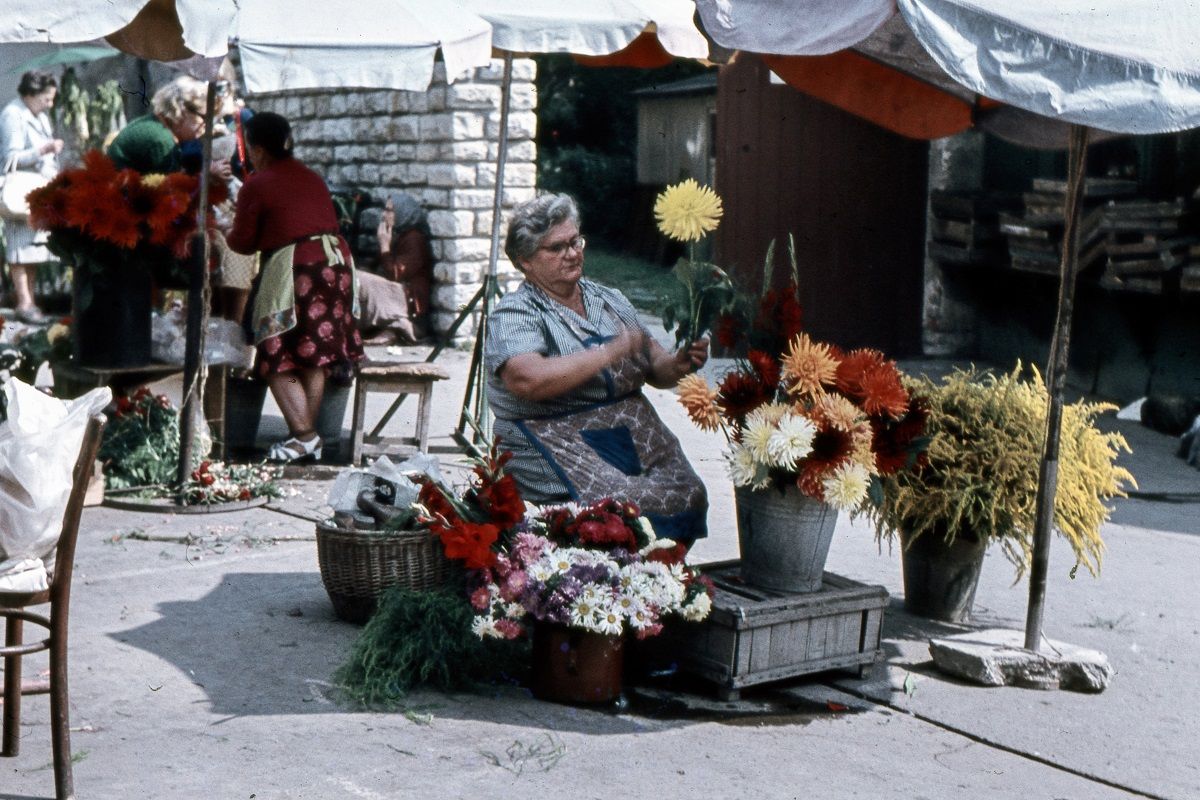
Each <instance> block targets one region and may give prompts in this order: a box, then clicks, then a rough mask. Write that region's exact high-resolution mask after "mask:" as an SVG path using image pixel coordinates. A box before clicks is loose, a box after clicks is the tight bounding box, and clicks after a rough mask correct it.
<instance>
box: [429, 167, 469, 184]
mask: <svg viewBox="0 0 1200 800" xmlns="http://www.w3.org/2000/svg"><path fill="white" fill-rule="evenodd" d="M426 174H427V175H428V181H429V185H430V186H474V185H475V166H474V165H472V164H429V165H428V166H427V167H426Z"/></svg>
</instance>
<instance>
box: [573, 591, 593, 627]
mask: <svg viewBox="0 0 1200 800" xmlns="http://www.w3.org/2000/svg"><path fill="white" fill-rule="evenodd" d="M599 611H600V610H599V608H598V607H597V606H596V604H595V603H589V602H588V601H587V600H584V599H583V598H582V597H581V598H579V599H577V600H576V601H575V602H574V603H572V604H571V624H572V625H577V626H579V627H581V628H588V629H591V627H592V626H593V625H594V624H595V622H596V618H597V617H598V616H599Z"/></svg>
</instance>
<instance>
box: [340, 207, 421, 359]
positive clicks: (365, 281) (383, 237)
mask: <svg viewBox="0 0 1200 800" xmlns="http://www.w3.org/2000/svg"><path fill="white" fill-rule="evenodd" d="M375 235H376V237H377V238H378V242H379V272H380V273H381V275H372V274H371V273H368V272H366V271H363V272H360V273H359V276H358V278H359V284H358V288H359V295H358V300H359V303H360V305H361V306H362V317H360V318H359V326H360V328H361V329H362V330H363V331H364V333H373V334H375V335H374V336H373V337H372V338H371V339H369V340H368V341H367V344H391V343H393V342H395V341H396V340H397V339H398V340H399V341H401V342H405V343H413V342H419V341H421V340H422V339H424V338H425V337H426V335H427V334H428V332H429V327H428V321H429V289H430V285H431V284H432V282H433V280H432V279H433V251H432V249H431V248H430V245H429V236H430V233H429V222H428V219H427V215H426V213H425V209H423V208H422V207H421V204H420V202H418V200H417V199H416V198H415V197H413V196H412V195H410V194H407V193H406V192H395V193H393V194H392V195H391V196H389V197H388V199H387V203H386V204H385V205H384V208H383V213H382V214H381V215H380V220H379V226H378V227H377V228H376V230H375Z"/></svg>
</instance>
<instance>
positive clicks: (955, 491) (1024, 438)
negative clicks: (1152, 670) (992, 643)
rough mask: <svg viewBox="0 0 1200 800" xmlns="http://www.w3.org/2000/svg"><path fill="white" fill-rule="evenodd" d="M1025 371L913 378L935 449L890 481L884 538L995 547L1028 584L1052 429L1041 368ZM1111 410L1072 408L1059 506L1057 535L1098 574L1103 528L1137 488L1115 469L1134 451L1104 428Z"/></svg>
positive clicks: (1067, 410) (882, 515) (880, 522)
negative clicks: (1117, 501)
mask: <svg viewBox="0 0 1200 800" xmlns="http://www.w3.org/2000/svg"><path fill="white" fill-rule="evenodd" d="M1021 372H1022V368H1021V364H1020V363H1018V364H1017V366H1016V367H1015V368H1014V369H1013V370H1012V371H1011V372H1009V373H1007V374H1004V375H992V374H989V373H979V372H976V371H975V370H973V369H972V370H969V371H956V372H954V373H953V374H951V375H949V376H946V377H945V378H943V379H942V380H941V381H940V382H938V381H934V380H932V379H930V378H928V377H922V378H920V379H909V380H908V381H907V383H908V389H909V391H910V393H911V394H912V396H913V398H914V402H917V403H924V404H925V406H926V407H927V408H928V412H929V417H928V420H927V422H926V428H925V433H926V436H928V437H929V439H930V441H929V446H928V450H927V451H926V453H925V456H924V458H923V459H922V464H921V466H920V467H919V468H918V469H911V470H901V471H900V472H898V473H896V474H895V475H892V476H888V477H887V478H885V479H884V480H883V502H882V504H881V505H880V506H879V508H878V509H876V510H874V511H872V512H871V514H872V516H873V517H874V518H875V522H876V532H877V534H878V535H880V536H885V535H890V534H892V533H894V532H896V531H903V532H904V533H905V534H906V535H907V536H908V537H910V538H915V537H917V536H921V535H924V534H928V533H930V532H931V531H932V532H934V535H941V536H944V537H945V538H946V539H947V541H950V540H953V539H954V538H955V537H957V536H964V537H980V538H983V539H985V540H986V541H996V542H999V543H1000V545H1001V546H1002V548H1003V550H1004V553H1005V555H1006V556H1007V557H1008V559H1009V560H1010V561H1011V562H1012V563H1013V565H1014V566H1015V567H1016V569H1017V575H1018V577H1020V575H1021V574H1023V573H1024V571H1025V569H1026V568H1027V567H1028V566H1029V562H1030V556H1031V549H1032V543H1033V541H1032V540H1033V529H1034V517H1035V506H1036V500H1037V484H1038V465H1039V462H1040V460H1041V454H1042V442H1043V437H1044V436H1045V430H1046V410H1047V405H1048V393H1047V391H1046V385H1045V383H1044V382H1043V380H1042V377H1041V375H1040V374H1039V373H1038V372H1037V370H1036V369H1035V370H1033V371H1032V372H1033V374H1032V376H1031V378H1030V379H1029V380H1022V379H1021ZM1116 409H1117V407H1116V406H1114V405H1111V404H1108V403H1087V402H1082V401H1081V402H1078V403H1073V404H1071V405H1067V406H1065V407H1064V408H1063V417H1062V432H1061V439H1060V441H1061V445H1060V454H1059V467H1058V490H1057V493H1056V496H1055V502H1054V527H1055V529H1056V530H1057V531H1058V532H1059V533H1060V534H1061V535H1063V536H1065V537H1066V538H1067V540H1068V541H1069V542H1070V543H1071V547H1072V548H1073V549H1074V551H1075V558H1076V562H1077V564H1078V563H1082V564H1083V565H1084V566H1086V567H1087V569H1088V571H1089V572H1091V573H1092V575H1096V574H1097V571H1098V570H1099V568H1100V564H1101V560H1102V556H1103V553H1104V542H1103V540H1102V539H1101V538H1100V526H1101V525H1102V524H1103V523H1104V521H1105V520H1107V519H1108V517H1109V514H1110V513H1111V511H1112V509H1111V507H1109V506H1107V505H1106V504H1105V502H1104V501H1105V500H1109V499H1111V498H1113V497H1125V496H1126V495H1125V489H1126V488H1131V487H1136V486H1137V484H1136V482H1135V480H1134V477H1133V475H1132V474H1131V473H1130V472H1129V471H1128V470H1127V469H1125V468H1124V467H1119V466H1117V465H1116V463H1115V461H1116V458H1117V456H1118V454H1119V453H1120V452H1121V451H1126V452H1129V445H1128V444H1127V443H1126V441H1125V439H1124V437H1123V436H1121V435H1120V434H1119V433H1104V432H1103V431H1101V430H1099V429H1098V428H1096V427H1095V425H1094V422H1095V419H1096V417H1097V416H1099V415H1100V414H1103V413H1106V412H1109V411H1115V410H1116Z"/></svg>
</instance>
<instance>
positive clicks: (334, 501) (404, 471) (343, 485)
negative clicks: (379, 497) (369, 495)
mask: <svg viewBox="0 0 1200 800" xmlns="http://www.w3.org/2000/svg"><path fill="white" fill-rule="evenodd" d="M413 473H422V474H424V475H426V476H428V477H429V478H430V479H431V480H433V481H434V482H435V483H443V481H442V473H441V471H440V470H439V469H438V460H437V458H436V457H435V456H431V455H428V454H426V453H415V454H413V455H412V456H411V457H410V458H408V459H406V460H404V461H402V462H400V463H399V464H393V463H392V461H391V459H389V458H388V457H387V456H380V457H379V459H378V460H376V461H375V463H373V464H372V465H371V466H369V467H367V468H366V469H365V470H362V469H347V470H342V471H341V472H340V473H338V476H337V478H336V479H335V480H334V482H333V486H331V487H330V489H329V505H331V506H333V510H334V511H357V510H358V493H359V492H361V491H362V490H363V489H377V488H380V486H381V484H385V485H387V486H388V488H389V490H390V493H391V495H392V500H391V505H392V506H393V507H395V508H407V507H408V506H410V505H412V504H413V503H415V502H416V501H417V495H418V494H420V493H421V487H420V486H418V485H417V484H416V483H414V482H413V481H411V480H409V478H408V476H409V475H411V474H413Z"/></svg>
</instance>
